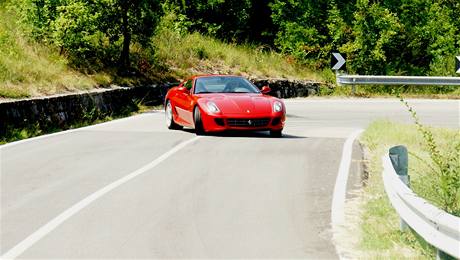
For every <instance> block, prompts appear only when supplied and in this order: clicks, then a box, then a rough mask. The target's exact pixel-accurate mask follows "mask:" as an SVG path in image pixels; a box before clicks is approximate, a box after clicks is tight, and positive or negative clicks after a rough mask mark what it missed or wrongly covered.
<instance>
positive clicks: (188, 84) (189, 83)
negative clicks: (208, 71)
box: [184, 79, 192, 90]
mask: <svg viewBox="0 0 460 260" xmlns="http://www.w3.org/2000/svg"><path fill="white" fill-rule="evenodd" d="M184 87H185V88H186V89H188V90H191V89H192V80H191V79H189V80H187V82H185V83H184Z"/></svg>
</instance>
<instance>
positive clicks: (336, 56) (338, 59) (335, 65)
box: [331, 52, 345, 70]
mask: <svg viewBox="0 0 460 260" xmlns="http://www.w3.org/2000/svg"><path fill="white" fill-rule="evenodd" d="M343 65H345V58H344V57H343V56H342V54H340V53H338V52H333V53H332V57H331V67H332V69H333V70H339V69H341V68H342V66H343ZM343 69H345V67H344V68H343Z"/></svg>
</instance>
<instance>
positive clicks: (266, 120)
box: [201, 111, 286, 132]
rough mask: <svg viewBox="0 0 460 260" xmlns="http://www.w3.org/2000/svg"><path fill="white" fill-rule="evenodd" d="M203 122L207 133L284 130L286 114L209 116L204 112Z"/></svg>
mask: <svg viewBox="0 0 460 260" xmlns="http://www.w3.org/2000/svg"><path fill="white" fill-rule="evenodd" d="M201 114H202V116H201V120H202V122H203V127H204V130H205V131H206V132H220V131H225V130H242V131H263V130H281V129H283V128H284V123H285V120H286V115H285V113H284V112H279V113H272V114H268V115H264V114H256V115H240V114H232V115H219V114H215V115H214V114H207V113H205V112H203V111H202V113H201Z"/></svg>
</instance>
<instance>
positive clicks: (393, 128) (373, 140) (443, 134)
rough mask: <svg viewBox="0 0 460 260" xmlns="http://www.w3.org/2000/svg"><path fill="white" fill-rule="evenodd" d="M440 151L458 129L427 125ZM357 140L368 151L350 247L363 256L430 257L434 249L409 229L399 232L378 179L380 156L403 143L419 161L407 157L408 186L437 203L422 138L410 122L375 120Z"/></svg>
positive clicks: (458, 135) (450, 144) (434, 180)
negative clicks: (355, 239) (355, 234)
mask: <svg viewBox="0 0 460 260" xmlns="http://www.w3.org/2000/svg"><path fill="white" fill-rule="evenodd" d="M430 130H431V131H432V132H433V134H434V138H435V140H436V142H437V143H438V147H439V149H440V150H441V151H449V150H450V151H451V150H452V149H453V143H454V142H453V141H454V140H458V138H460V133H459V131H456V130H451V129H442V128H431V129H430ZM361 142H362V143H363V144H364V145H365V147H367V149H368V150H369V152H370V154H369V156H370V158H369V159H370V165H369V166H370V167H369V176H368V179H367V181H366V185H365V187H364V188H363V191H362V194H361V195H360V198H359V199H360V203H359V204H360V207H361V209H360V210H359V212H360V213H359V215H360V217H359V218H358V219H359V220H358V221H357V223H355V225H356V226H355V228H356V229H358V231H359V233H360V239H359V242H358V244H357V245H356V248H355V249H354V250H356V251H358V255H359V256H360V258H364V259H369V258H371V259H387V258H390V259H402V258H415V259H432V258H434V256H435V250H434V248H432V247H431V246H430V245H428V244H427V243H426V242H425V241H424V240H423V239H422V238H420V237H418V236H417V235H416V234H414V233H413V232H400V231H399V217H398V215H397V213H396V212H395V210H394V209H393V208H392V206H391V205H390V202H389V200H388V198H387V195H386V193H385V190H384V188H383V181H382V175H381V173H382V166H381V157H382V156H383V155H384V154H385V153H387V152H388V149H389V148H390V147H392V146H395V145H400V144H402V145H405V146H406V147H407V148H408V150H409V152H410V153H413V154H415V155H417V156H418V157H420V158H421V159H422V160H419V159H417V158H415V157H414V156H411V155H410V156H409V175H410V177H411V185H412V186H411V187H412V189H413V190H414V192H416V193H417V194H419V195H420V196H422V197H424V198H425V199H427V200H429V201H430V202H431V203H433V204H435V205H438V206H439V205H441V203H440V194H439V193H438V192H437V190H436V188H435V187H436V185H437V181H438V179H437V177H436V175H434V174H432V172H431V171H430V170H429V168H428V167H427V166H426V163H425V162H430V156H429V154H428V152H427V150H426V148H425V146H424V139H423V136H422V135H421V134H420V132H419V131H418V130H417V128H416V126H414V125H405V124H398V123H392V122H390V121H376V122H374V123H372V124H371V125H370V126H369V127H368V129H367V130H366V131H365V132H364V134H363V135H362V137H361Z"/></svg>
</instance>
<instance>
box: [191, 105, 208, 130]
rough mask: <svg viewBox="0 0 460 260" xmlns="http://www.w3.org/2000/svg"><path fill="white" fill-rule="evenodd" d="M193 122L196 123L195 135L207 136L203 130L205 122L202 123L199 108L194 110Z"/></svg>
mask: <svg viewBox="0 0 460 260" xmlns="http://www.w3.org/2000/svg"><path fill="white" fill-rule="evenodd" d="M193 120H194V121H195V134H196V135H205V134H206V132H205V131H204V128H203V122H202V121H201V112H200V108H199V107H195V109H194V110H193Z"/></svg>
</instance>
